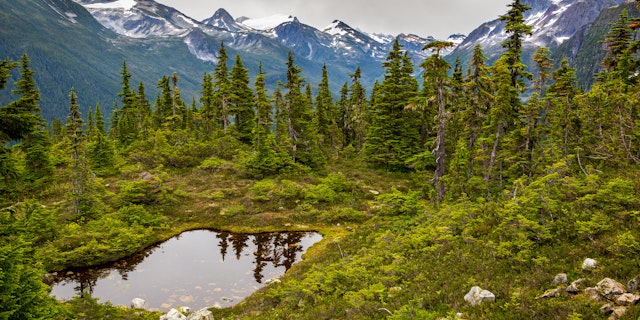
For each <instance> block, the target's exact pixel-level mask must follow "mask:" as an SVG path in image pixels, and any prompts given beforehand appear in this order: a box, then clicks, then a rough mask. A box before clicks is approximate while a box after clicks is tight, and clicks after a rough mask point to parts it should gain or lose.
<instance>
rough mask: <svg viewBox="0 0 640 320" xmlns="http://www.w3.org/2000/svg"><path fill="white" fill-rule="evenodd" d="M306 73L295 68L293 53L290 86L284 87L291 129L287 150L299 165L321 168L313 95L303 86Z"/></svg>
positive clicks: (287, 118) (290, 63)
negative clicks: (313, 110) (302, 75)
mask: <svg viewBox="0 0 640 320" xmlns="http://www.w3.org/2000/svg"><path fill="white" fill-rule="evenodd" d="M301 72H302V70H301V69H300V68H299V67H298V66H296V65H295V59H294V57H293V53H292V52H289V57H288V60H287V82H286V83H285V84H284V89H285V90H286V93H285V95H284V102H285V106H284V107H285V110H284V111H285V115H284V116H285V120H286V123H287V129H288V132H287V133H288V141H289V146H288V147H287V148H286V149H287V150H288V151H289V154H290V155H291V159H292V160H293V162H295V163H301V164H303V165H307V166H310V167H319V166H320V165H322V163H323V158H322V155H321V153H320V149H319V147H318V145H317V134H316V132H315V130H314V129H315V128H314V127H313V113H312V110H311V101H309V100H310V98H311V97H310V96H309V94H310V92H309V91H308V90H305V92H304V93H303V91H302V90H303V86H305V80H304V79H303V78H302V77H301V76H300V74H301Z"/></svg>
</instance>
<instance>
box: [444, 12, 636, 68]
mask: <svg viewBox="0 0 640 320" xmlns="http://www.w3.org/2000/svg"><path fill="white" fill-rule="evenodd" d="M624 1H625V0H523V1H522V3H524V4H526V5H528V6H530V7H531V10H528V11H527V12H525V15H524V18H525V19H526V23H527V24H528V25H530V26H532V29H533V30H532V31H533V35H532V36H530V37H527V38H526V39H525V43H524V48H523V57H524V59H525V62H526V63H528V61H529V60H530V59H529V58H530V56H531V55H532V53H533V52H534V51H535V50H536V49H538V48H539V47H547V48H549V49H550V50H552V51H554V50H555V49H557V48H558V46H559V45H561V44H562V43H563V42H564V41H566V40H568V39H569V38H571V37H572V36H573V35H574V34H576V32H578V31H579V30H581V29H582V28H583V27H584V26H585V25H588V24H590V23H592V22H593V21H594V20H595V19H596V18H597V17H598V15H599V14H600V12H601V11H602V10H604V9H605V8H607V7H610V6H613V5H618V4H621V3H623V2H624ZM504 27H505V24H504V22H502V21H500V20H498V19H496V20H493V21H489V22H486V23H484V24H482V25H481V26H479V27H478V28H477V29H475V30H474V31H472V32H471V33H470V34H469V36H467V38H466V39H465V40H464V41H463V42H462V43H461V44H460V45H459V46H458V47H457V48H456V49H455V50H453V52H451V53H450V54H449V56H448V58H449V59H451V60H454V59H455V57H456V56H460V58H461V59H462V60H463V61H468V60H469V59H470V58H471V56H472V54H473V48H474V47H475V46H476V44H480V45H482V47H483V49H484V50H485V54H486V56H487V58H488V59H489V60H490V61H493V60H495V59H497V58H498V56H499V55H500V54H501V53H502V52H503V48H502V42H504V40H505V39H506V38H507V34H506V33H505V31H504Z"/></svg>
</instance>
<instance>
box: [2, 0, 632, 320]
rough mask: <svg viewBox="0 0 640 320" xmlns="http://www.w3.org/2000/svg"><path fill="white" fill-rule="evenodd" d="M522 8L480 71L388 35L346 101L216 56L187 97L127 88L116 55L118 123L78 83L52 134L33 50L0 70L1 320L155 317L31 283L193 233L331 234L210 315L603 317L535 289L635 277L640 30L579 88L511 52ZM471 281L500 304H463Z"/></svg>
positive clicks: (561, 67) (581, 298)
mask: <svg viewBox="0 0 640 320" xmlns="http://www.w3.org/2000/svg"><path fill="white" fill-rule="evenodd" d="M528 9H529V8H528V7H527V6H526V5H523V4H521V3H520V1H517V0H516V1H514V2H513V3H512V4H511V5H509V7H508V11H507V12H506V13H505V14H504V15H503V16H501V17H500V19H501V20H502V21H504V22H505V23H506V30H507V33H508V34H509V38H508V39H507V40H506V41H505V42H504V43H503V47H504V53H503V54H502V55H501V56H500V58H499V59H498V60H497V61H495V62H493V63H491V64H490V63H488V62H487V60H486V58H485V56H484V52H483V49H482V48H481V47H480V46H476V48H475V51H474V54H473V57H472V59H471V61H470V62H469V63H468V65H462V63H461V62H460V60H458V61H457V62H456V63H455V64H450V63H449V62H447V61H446V60H445V59H444V58H443V56H442V55H441V51H442V50H445V49H446V48H448V47H450V46H452V45H453V44H452V43H448V42H444V41H435V42H432V43H430V44H428V45H427V46H426V47H425V48H424V50H428V51H429V52H431V53H432V54H431V56H430V57H429V58H427V59H426V60H424V61H423V62H422V63H421V64H420V65H419V66H415V65H414V64H413V62H412V59H411V57H410V56H409V55H408V54H407V53H406V52H405V51H404V50H403V48H402V46H401V45H400V44H399V43H398V41H396V42H395V43H394V46H393V48H392V50H391V51H390V52H389V53H388V55H387V58H386V60H385V62H384V63H383V68H384V70H385V73H384V77H383V78H381V79H379V81H378V82H376V84H375V85H374V87H373V88H372V89H371V90H367V89H366V88H365V87H364V86H363V85H362V84H361V82H360V80H361V69H360V68H359V67H355V68H354V70H353V73H352V74H351V76H350V77H351V79H350V81H348V82H347V83H344V85H343V86H342V89H341V90H340V92H339V93H337V94H336V93H333V92H332V91H331V90H330V89H329V87H330V84H329V74H330V73H331V67H330V66H325V67H324V69H323V70H322V75H321V79H322V80H321V82H320V83H318V84H317V85H315V84H311V83H308V82H307V81H306V80H305V72H304V70H302V69H301V68H299V67H298V66H297V65H296V57H295V56H294V55H293V54H289V59H288V62H287V73H286V81H283V82H281V83H279V85H278V86H277V88H275V90H268V89H267V88H266V86H265V74H264V73H263V72H262V67H260V70H258V75H257V77H255V79H251V78H250V77H249V70H248V69H247V68H245V67H244V65H243V61H242V57H241V56H239V55H238V56H235V57H229V56H227V52H226V48H225V46H224V44H221V46H220V49H219V51H218V58H219V62H218V64H217V65H216V67H215V69H213V70H211V71H210V72H206V73H204V74H203V76H202V83H201V90H200V92H199V94H200V95H199V97H197V98H193V99H188V100H187V101H185V99H184V98H183V97H182V96H181V94H180V75H179V74H175V73H174V74H168V75H166V76H165V77H163V78H161V79H159V80H158V82H157V83H153V84H148V83H142V82H139V83H135V82H134V80H133V79H135V78H136V75H135V74H132V73H130V71H129V70H128V67H127V62H126V60H124V61H123V63H122V68H121V70H120V73H119V74H120V78H121V91H120V92H118V93H114V99H115V101H116V102H115V104H114V106H113V109H114V110H115V111H114V112H113V114H103V112H102V111H101V106H100V105H96V106H92V107H90V108H89V110H90V111H89V112H88V114H81V112H80V106H79V105H78V102H77V101H78V96H81V95H82V94H83V93H82V92H76V91H75V90H74V89H73V88H69V99H68V101H61V102H60V104H65V105H68V116H67V118H66V119H54V120H53V121H52V122H51V123H46V122H45V121H44V119H43V118H42V116H41V108H42V106H40V104H39V100H40V94H39V90H38V85H37V84H36V83H35V81H34V77H33V75H34V73H35V72H38V70H32V69H31V68H30V61H29V57H28V55H27V54H25V55H24V56H23V57H22V59H21V60H20V61H11V60H9V59H5V60H3V61H1V62H0V89H5V86H6V85H7V81H8V79H9V78H10V74H11V72H16V73H18V74H19V80H18V81H17V82H16V83H15V85H14V87H15V89H14V90H13V91H12V94H13V95H14V97H15V100H14V101H13V102H11V103H9V104H7V105H5V106H2V107H1V108H0V132H1V134H0V139H2V145H1V146H0V148H1V149H0V173H1V174H2V179H1V180H0V195H1V197H0V200H1V202H2V203H1V204H0V206H1V207H2V209H1V211H0V213H1V214H0V224H2V227H1V228H0V232H2V237H0V244H1V246H0V250H1V254H0V270H2V272H1V273H0V319H105V318H109V319H139V318H148V319H157V318H158V316H159V314H158V313H155V312H147V311H144V312H143V311H140V310H131V309H128V308H121V307H115V306H113V305H111V304H109V303H99V302H98V301H97V300H96V299H94V298H92V297H91V295H90V294H83V295H82V296H80V297H77V298H75V299H73V300H71V301H68V302H65V303H61V302H58V301H56V300H55V299H54V298H52V297H50V296H49V290H50V289H49V287H48V286H47V285H46V284H45V283H44V282H43V276H44V274H45V273H51V272H57V271H58V272H59V271H63V270H66V269H68V268H71V267H83V266H93V265H99V264H102V263H106V262H110V261H115V260H118V259H120V258H123V257H126V256H128V255H131V254H133V253H136V252H139V251H140V250H142V249H144V248H146V247H148V246H150V245H153V244H155V243H158V242H160V241H162V240H166V239H168V238H170V237H172V236H175V235H177V234H180V233H181V232H183V231H185V230H192V229H203V228H206V229H216V230H230V231H242V232H248V231H251V232H264V231H276V230H278V231H282V230H292V231H293V230H314V231H319V232H321V233H322V234H323V236H324V240H323V241H322V242H320V243H319V244H317V245H315V246H314V247H312V248H311V250H310V251H309V252H308V253H307V254H306V255H305V260H304V261H303V262H301V263H299V264H297V265H296V266H294V267H293V268H292V269H291V270H290V271H289V272H288V273H287V274H286V275H285V276H284V277H283V278H282V282H281V283H277V284H272V285H269V286H267V287H265V288H263V289H260V290H259V291H257V292H256V293H255V294H254V295H252V296H251V297H249V298H248V299H246V300H245V301H243V302H241V303H239V304H238V305H237V306H236V307H233V308H228V309H212V311H213V313H214V315H215V317H216V319H218V318H225V319H236V318H252V319H253V318H258V319H312V318H315V319H449V318H451V319H453V318H456V317H460V315H459V314H458V313H461V314H462V315H461V317H462V318H464V319H599V318H607V317H608V315H606V314H605V313H604V312H603V311H602V310H601V307H602V305H603V303H604V302H596V301H594V300H593V299H591V298H590V297H589V296H588V295H586V294H582V293H578V294H576V295H571V294H567V293H563V294H557V295H555V296H553V295H551V296H550V297H541V296H543V295H544V294H545V293H549V290H550V289H555V288H556V284H552V280H553V279H554V276H555V275H556V274H558V273H566V274H567V275H568V277H569V279H570V281H569V282H571V281H573V280H576V279H584V280H583V281H584V283H586V286H589V287H593V286H595V285H596V283H598V282H599V281H600V280H601V279H603V278H606V277H608V278H612V279H616V280H617V281H620V282H624V283H627V281H629V280H632V279H634V277H636V278H635V279H636V280H637V277H638V276H640V260H639V259H638V256H639V254H640V198H639V197H638V194H640V163H639V162H640V110H639V108H640V76H639V72H640V58H639V50H640V42H639V41H638V40H635V39H637V37H636V36H637V32H638V29H639V28H640V19H639V18H637V17H631V16H629V15H628V14H627V13H626V12H624V13H623V14H621V15H620V17H619V19H618V21H617V22H616V23H614V24H612V25H611V28H610V31H609V32H608V34H607V37H606V40H605V42H604V43H603V46H604V47H605V49H606V51H607V55H606V57H605V59H604V60H603V61H602V66H603V71H602V72H600V73H599V74H597V75H594V77H595V80H594V83H593V85H592V86H591V87H590V88H582V87H579V86H578V85H577V80H576V71H575V69H574V68H572V67H571V66H570V63H569V62H568V61H567V60H566V59H565V60H561V61H554V60H553V59H552V58H551V53H550V51H549V50H548V49H546V48H539V49H538V50H537V51H536V52H535V54H534V56H533V59H532V61H523V58H522V42H523V39H525V38H526V37H527V36H528V35H530V34H531V32H532V29H531V26H528V25H526V23H525V20H524V18H523V13H524V12H526V11H527V10H528ZM416 70H419V71H420V72H418V73H416ZM416 74H419V76H418V77H417V76H416ZM150 85H152V86H156V88H157V91H158V94H157V96H156V97H154V98H153V99H148V97H147V94H146V93H145V90H146V86H150ZM189 100H191V101H189ZM585 258H593V259H595V260H597V261H598V265H597V267H596V268H595V269H593V270H583V269H582V268H581V265H582V262H583V260H584V259H585ZM473 286H480V287H482V288H485V289H488V290H490V291H491V292H493V293H494V294H495V297H496V299H495V302H493V303H483V304H481V305H479V306H471V305H469V304H467V303H466V302H465V300H464V299H463V297H464V295H465V294H466V293H467V292H468V291H469V289H470V288H471V287H473ZM565 288H566V284H565ZM635 291H636V294H637V288H636V289H635ZM639 297H640V296H639ZM625 311H626V313H624V315H621V316H620V317H618V316H617V315H615V313H614V317H615V319H618V318H624V319H636V318H638V317H639V316H640V307H639V306H638V305H631V306H627V307H625ZM616 312H617V311H616Z"/></svg>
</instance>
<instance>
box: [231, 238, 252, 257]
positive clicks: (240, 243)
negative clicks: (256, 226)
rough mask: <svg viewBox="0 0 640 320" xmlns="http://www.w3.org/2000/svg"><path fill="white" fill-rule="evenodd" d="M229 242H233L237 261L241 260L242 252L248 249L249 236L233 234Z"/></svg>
mask: <svg viewBox="0 0 640 320" xmlns="http://www.w3.org/2000/svg"><path fill="white" fill-rule="evenodd" d="M229 240H230V241H231V245H232V246H233V251H234V252H235V253H236V259H238V260H240V257H242V251H243V250H244V248H246V247H247V241H248V240H249V235H248V234H243V233H234V234H231V237H229Z"/></svg>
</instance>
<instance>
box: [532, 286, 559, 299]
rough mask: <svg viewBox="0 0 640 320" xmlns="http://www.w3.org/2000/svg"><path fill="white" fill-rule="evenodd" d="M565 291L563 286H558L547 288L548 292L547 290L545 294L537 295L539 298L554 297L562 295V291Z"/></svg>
mask: <svg viewBox="0 0 640 320" xmlns="http://www.w3.org/2000/svg"><path fill="white" fill-rule="evenodd" d="M563 291H564V289H562V288H556V289H551V290H547V292H545V293H544V294H543V295H541V296H539V297H536V300H537V299H546V298H553V297H559V296H561V295H562V292H563Z"/></svg>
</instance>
